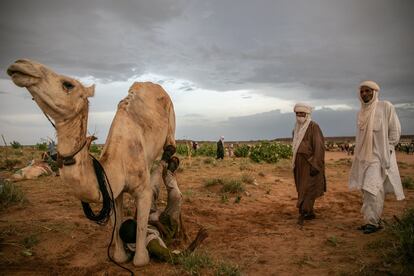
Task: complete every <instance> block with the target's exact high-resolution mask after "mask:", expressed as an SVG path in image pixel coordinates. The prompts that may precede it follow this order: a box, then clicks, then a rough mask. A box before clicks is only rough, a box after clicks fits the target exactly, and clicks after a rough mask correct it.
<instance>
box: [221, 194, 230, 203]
mask: <svg viewBox="0 0 414 276" xmlns="http://www.w3.org/2000/svg"><path fill="white" fill-rule="evenodd" d="M220 201H221V203H227V202H229V198H228V196H227V195H226V194H221V200H220Z"/></svg>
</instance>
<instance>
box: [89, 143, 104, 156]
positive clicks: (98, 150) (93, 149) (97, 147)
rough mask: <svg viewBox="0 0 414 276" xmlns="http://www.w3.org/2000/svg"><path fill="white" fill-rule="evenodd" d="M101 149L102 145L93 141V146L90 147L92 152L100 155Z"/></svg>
mask: <svg viewBox="0 0 414 276" xmlns="http://www.w3.org/2000/svg"><path fill="white" fill-rule="evenodd" d="M101 151H102V149H101V147H99V146H98V145H97V144H95V143H92V144H91V146H90V147H89V152H91V153H95V154H97V155H100V154H101Z"/></svg>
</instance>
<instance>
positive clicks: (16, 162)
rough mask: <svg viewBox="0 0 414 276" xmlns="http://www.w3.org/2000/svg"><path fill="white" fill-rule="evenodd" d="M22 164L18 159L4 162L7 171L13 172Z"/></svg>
mask: <svg viewBox="0 0 414 276" xmlns="http://www.w3.org/2000/svg"><path fill="white" fill-rule="evenodd" d="M21 163H22V161H20V160H18V159H6V160H4V163H3V166H4V167H5V168H6V169H7V170H13V169H14V167H15V166H16V165H19V164H21Z"/></svg>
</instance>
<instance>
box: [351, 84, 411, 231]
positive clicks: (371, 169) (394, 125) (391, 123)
mask: <svg viewBox="0 0 414 276" xmlns="http://www.w3.org/2000/svg"><path fill="white" fill-rule="evenodd" d="M379 91H380V87H379V86H378V84H377V83H375V82H373V81H364V82H362V83H361V84H360V85H359V93H358V95H359V100H360V102H361V109H360V111H359V112H358V118H357V131H356V145H355V157H354V161H353V163H352V168H351V174H350V179H349V187H350V188H351V189H360V190H362V194H363V204H362V209H361V212H362V213H363V215H364V220H365V224H364V225H362V226H361V227H359V228H358V229H359V230H362V231H363V232H364V233H365V234H370V233H374V232H376V231H378V230H379V229H381V228H382V227H381V224H380V223H381V215H382V211H383V207H384V197H385V193H387V192H394V194H395V195H396V197H397V200H402V199H404V192H403V188H402V185H401V178H400V173H399V171H398V166H397V159H396V156H395V150H394V146H395V145H397V144H398V141H399V140H400V135H401V125H400V121H399V120H398V116H397V113H396V112H395V108H394V106H393V105H392V104H391V103H390V102H388V101H379V100H378V93H379Z"/></svg>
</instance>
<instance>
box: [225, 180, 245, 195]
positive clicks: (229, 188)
mask: <svg viewBox="0 0 414 276" xmlns="http://www.w3.org/2000/svg"><path fill="white" fill-rule="evenodd" d="M244 190H245V189H244V185H243V183H242V182H241V181H238V180H234V179H230V180H226V181H224V183H223V187H222V188H221V191H222V192H223V193H231V194H237V193H242V192H244Z"/></svg>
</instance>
